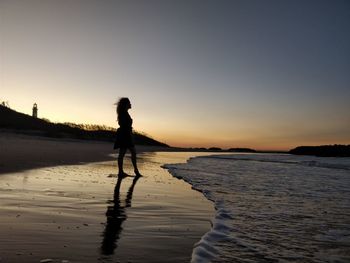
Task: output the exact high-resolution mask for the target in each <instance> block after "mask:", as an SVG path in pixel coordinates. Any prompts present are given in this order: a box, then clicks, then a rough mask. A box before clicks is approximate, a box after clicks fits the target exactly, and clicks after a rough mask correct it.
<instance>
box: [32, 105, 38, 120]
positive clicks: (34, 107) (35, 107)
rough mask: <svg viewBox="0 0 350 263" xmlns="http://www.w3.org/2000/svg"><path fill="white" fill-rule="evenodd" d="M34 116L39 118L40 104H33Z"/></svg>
mask: <svg viewBox="0 0 350 263" xmlns="http://www.w3.org/2000/svg"><path fill="white" fill-rule="evenodd" d="M33 117H34V118H38V105H37V104H36V103H34V105H33Z"/></svg>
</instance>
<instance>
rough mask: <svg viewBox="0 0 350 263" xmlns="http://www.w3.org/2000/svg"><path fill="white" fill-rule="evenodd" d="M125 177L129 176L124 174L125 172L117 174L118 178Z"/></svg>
mask: <svg viewBox="0 0 350 263" xmlns="http://www.w3.org/2000/svg"><path fill="white" fill-rule="evenodd" d="M127 176H130V175H128V174H127V173H125V172H119V173H118V177H127Z"/></svg>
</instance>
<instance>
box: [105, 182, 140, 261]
mask: <svg viewBox="0 0 350 263" xmlns="http://www.w3.org/2000/svg"><path fill="white" fill-rule="evenodd" d="M124 178H125V177H124V176H119V177H118V181H117V184H116V185H115V189H114V199H113V201H111V205H110V206H108V207H107V212H106V217H107V224H106V228H105V231H104V232H103V241H102V245H101V253H102V254H103V255H113V253H114V250H115V249H116V248H117V241H118V239H119V238H120V234H121V232H122V229H123V228H122V224H123V222H124V221H125V220H126V219H127V215H126V211H125V210H126V208H127V207H131V199H132V195H133V191H134V187H135V185H136V183H137V180H138V179H139V178H140V176H136V177H135V178H134V180H133V181H132V184H131V185H130V187H129V190H128V192H127V194H126V198H125V205H124V206H122V205H121V200H120V186H121V183H122V180H123V179H124Z"/></svg>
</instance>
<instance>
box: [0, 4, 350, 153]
mask: <svg viewBox="0 0 350 263" xmlns="http://www.w3.org/2000/svg"><path fill="white" fill-rule="evenodd" d="M122 96H127V97H129V98H130V100H131V103H132V105H133V108H132V109H131V110H130V114H131V116H132V117H133V119H134V128H135V129H136V130H137V131H143V132H146V133H147V134H149V135H151V136H152V137H154V138H155V139H158V140H160V141H163V142H166V143H168V144H170V145H172V146H194V147H197V146H204V147H210V146H218V147H224V148H229V147H252V148H255V149H282V150H283V149H289V148H293V147H296V146H298V145H319V144H333V143H339V144H344V143H345V144H350V103H349V102H350V1H346V0H344V1H340V0H329V1H322V0H315V1H311V0H310V1H308V0H305V1H294V0H291V1H288V0H285V1H280V0H276V1H269V0H264V1H260V0H257V1H253V0H242V1H236V0H230V1H220V0H213V1H205V0H198V1H190V0H183V1H182V0H173V1H167V0H159V1H153V0H139V1H133V0H125V1H117V0H116V1H108V0H96V1H89V0H81V1H79V0H74V1H71V0H57V1H50V0H46V1H36V0H25V1H24V0H23V1H17V0H0V100H1V101H3V100H4V101H9V104H10V106H11V107H12V108H14V109H16V110H17V111H20V112H24V113H28V114H30V113H31V108H32V105H33V103H34V102H36V103H37V104H38V108H39V117H42V118H47V119H50V120H51V121H54V122H66V121H68V122H75V123H92V124H105V125H109V126H113V127H116V126H117V123H116V114H115V106H114V105H113V103H114V102H115V101H116V100H117V99H118V98H119V97H122Z"/></svg>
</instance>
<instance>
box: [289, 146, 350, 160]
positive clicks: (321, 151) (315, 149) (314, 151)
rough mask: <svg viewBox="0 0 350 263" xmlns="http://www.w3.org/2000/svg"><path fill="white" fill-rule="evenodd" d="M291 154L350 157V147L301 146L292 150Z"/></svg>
mask: <svg viewBox="0 0 350 263" xmlns="http://www.w3.org/2000/svg"><path fill="white" fill-rule="evenodd" d="M289 153H291V154H296V155H314V156H319V157H350V145H339V144H335V145H321V146H299V147H296V148H294V149H292V150H290V151H289Z"/></svg>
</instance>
